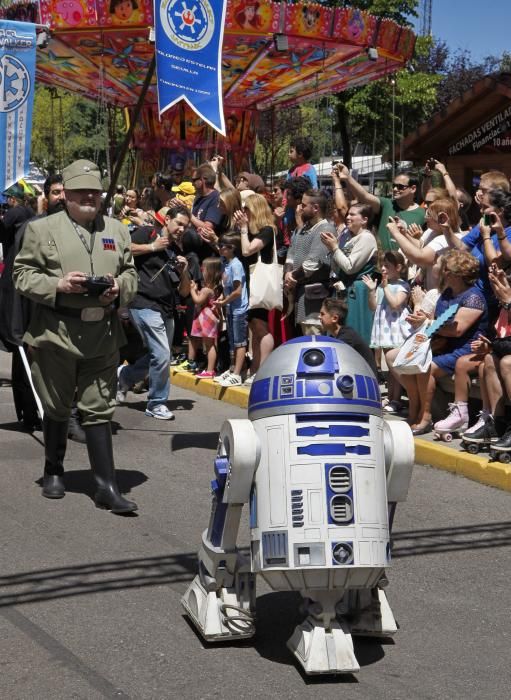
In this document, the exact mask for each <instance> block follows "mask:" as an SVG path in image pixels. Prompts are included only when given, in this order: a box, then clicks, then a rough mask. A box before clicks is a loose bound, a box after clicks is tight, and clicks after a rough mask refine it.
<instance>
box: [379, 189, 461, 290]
mask: <svg viewBox="0 0 511 700" xmlns="http://www.w3.org/2000/svg"><path fill="white" fill-rule="evenodd" d="M429 194H430V193H429V192H428V195H429ZM426 224H427V226H428V230H427V231H426V233H425V234H424V235H423V236H422V238H421V245H420V247H418V246H417V242H416V241H415V240H413V239H412V238H411V237H410V236H409V235H408V233H407V231H406V229H404V228H403V227H402V226H401V224H400V222H399V221H398V219H397V218H395V217H389V222H388V225H387V228H388V230H389V233H390V234H391V235H392V237H393V238H394V240H395V241H396V243H397V244H398V246H399V248H400V250H401V252H402V253H403V254H404V255H405V257H406V258H407V259H408V261H409V263H413V264H414V265H417V266H419V267H421V268H423V270H424V274H423V280H424V285H423V286H424V288H425V289H434V288H435V287H436V286H437V284H438V266H437V265H436V264H435V263H436V262H437V260H438V258H439V257H440V256H441V255H443V254H444V253H446V252H447V251H448V250H449V249H451V248H452V247H453V245H452V244H450V243H449V241H448V240H447V238H446V236H445V234H444V227H446V226H448V227H449V229H450V230H451V231H452V235H453V236H454V237H455V238H457V239H458V240H459V239H461V237H462V235H463V234H462V233H461V231H460V218H459V211H458V205H457V203H456V202H455V201H454V200H453V199H452V198H451V197H443V198H441V199H436V200H435V201H433V202H430V203H428V208H427V209H426Z"/></svg>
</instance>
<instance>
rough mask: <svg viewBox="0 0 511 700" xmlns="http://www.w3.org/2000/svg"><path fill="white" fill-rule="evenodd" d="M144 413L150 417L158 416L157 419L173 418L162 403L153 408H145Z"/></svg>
mask: <svg viewBox="0 0 511 700" xmlns="http://www.w3.org/2000/svg"><path fill="white" fill-rule="evenodd" d="M145 414H146V416H151V418H158V420H174V418H175V415H174V414H173V413H172V411H169V409H168V408H167V407H166V406H165V405H164V404H160V405H159V406H155V407H154V408H146V410H145Z"/></svg>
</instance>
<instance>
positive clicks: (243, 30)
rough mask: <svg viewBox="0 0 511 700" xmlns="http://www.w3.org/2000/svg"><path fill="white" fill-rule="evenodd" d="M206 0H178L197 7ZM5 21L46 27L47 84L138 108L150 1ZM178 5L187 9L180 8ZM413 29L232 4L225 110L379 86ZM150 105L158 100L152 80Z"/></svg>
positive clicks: (44, 11) (53, 0)
mask: <svg viewBox="0 0 511 700" xmlns="http://www.w3.org/2000/svg"><path fill="white" fill-rule="evenodd" d="M197 2H202V0H179V3H178V5H179V10H180V11H181V9H183V10H189V11H192V12H193V10H194V5H196V4H197ZM3 6H4V9H3V11H2V13H1V14H2V15H3V16H4V17H10V18H12V19H26V20H27V21H34V22H41V23H42V24H44V25H48V26H49V28H50V30H51V38H50V42H49V44H48V46H47V47H46V48H45V49H42V50H41V51H39V52H38V58H37V77H38V79H39V80H40V81H41V82H44V83H47V84H48V85H52V86H59V87H62V88H65V89H67V90H70V91H73V92H78V93H81V94H82V95H84V96H87V97H90V98H93V99H102V100H103V101H104V102H106V103H108V104H112V105H117V106H121V107H129V106H132V105H134V104H135V103H136V102H137V98H138V96H139V94H140V91H141V89H142V84H143V81H144V77H145V75H146V73H147V70H148V67H149V64H150V62H151V59H152V57H153V54H154V44H153V43H151V39H150V28H151V27H153V26H154V21H153V2H152V0H40V2H23V1H22V2H19V1H18V0H10V1H9V0H7V2H4V3H3ZM181 6H182V7H181ZM414 43H415V36H414V34H413V32H412V31H411V30H410V29H409V28H407V27H400V26H399V25H397V24H396V23H395V22H393V21H390V20H380V19H377V18H375V17H372V16H371V15H368V14H366V13H364V12H361V11H359V10H357V9H353V8H328V7H324V6H323V5H317V4H314V3H309V2H307V3H286V2H265V1H264V0H255V1H252V0H229V2H228V4H227V14H226V26H225V33H224V43H223V54H222V80H223V92H224V106H225V109H226V110H230V109H232V110H236V109H243V110H247V109H249V110H250V109H251V110H265V109H268V108H269V107H270V106H283V105H293V104H296V103H297V102H299V101H302V100H306V99H314V98H317V97H318V96H320V95H323V94H330V93H335V92H339V91H341V90H344V89H346V88H348V87H354V86H356V85H360V84H363V83H366V82H368V81H370V80H375V79H377V78H380V77H381V76H383V75H385V74H387V73H390V72H393V71H395V70H397V69H399V68H400V67H402V66H403V65H404V64H405V63H406V61H408V60H409V59H410V58H411V56H412V53H413V49H414ZM146 101H148V102H150V103H154V104H155V103H156V101H157V100H156V87H155V83H153V85H152V86H151V87H150V89H149V92H148V95H147V97H146Z"/></svg>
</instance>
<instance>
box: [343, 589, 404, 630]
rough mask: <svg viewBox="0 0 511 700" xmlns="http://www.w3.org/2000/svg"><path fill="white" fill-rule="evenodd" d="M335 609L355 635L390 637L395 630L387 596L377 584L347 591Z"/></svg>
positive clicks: (395, 626)
mask: <svg viewBox="0 0 511 700" xmlns="http://www.w3.org/2000/svg"><path fill="white" fill-rule="evenodd" d="M337 610H338V615H339V617H340V618H341V619H342V620H344V622H345V623H346V624H347V625H348V627H349V629H350V631H351V634H353V635H355V636H361V637H390V636H392V635H393V634H395V633H396V632H397V622H396V620H395V619H394V615H393V613H392V610H391V608H390V605H389V603H388V600H387V596H386V595H385V591H384V590H383V589H382V588H380V587H379V586H376V587H375V588H366V589H360V590H351V591H348V592H347V593H346V595H345V596H344V598H343V599H342V601H341V603H340V604H339V605H338V607H337Z"/></svg>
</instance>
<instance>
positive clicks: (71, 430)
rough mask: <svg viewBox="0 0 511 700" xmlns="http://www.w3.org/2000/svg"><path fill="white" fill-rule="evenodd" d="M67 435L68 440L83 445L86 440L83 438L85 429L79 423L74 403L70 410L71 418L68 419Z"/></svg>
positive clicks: (78, 415)
mask: <svg viewBox="0 0 511 700" xmlns="http://www.w3.org/2000/svg"><path fill="white" fill-rule="evenodd" d="M67 436H68V438H69V439H70V440H73V442H81V443H82V445H85V443H86V442H87V440H86V438H85V431H84V429H83V428H82V426H81V425H80V414H79V413H78V409H77V407H76V406H74V405H73V408H72V410H71V418H70V419H69V427H68V429H67Z"/></svg>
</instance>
